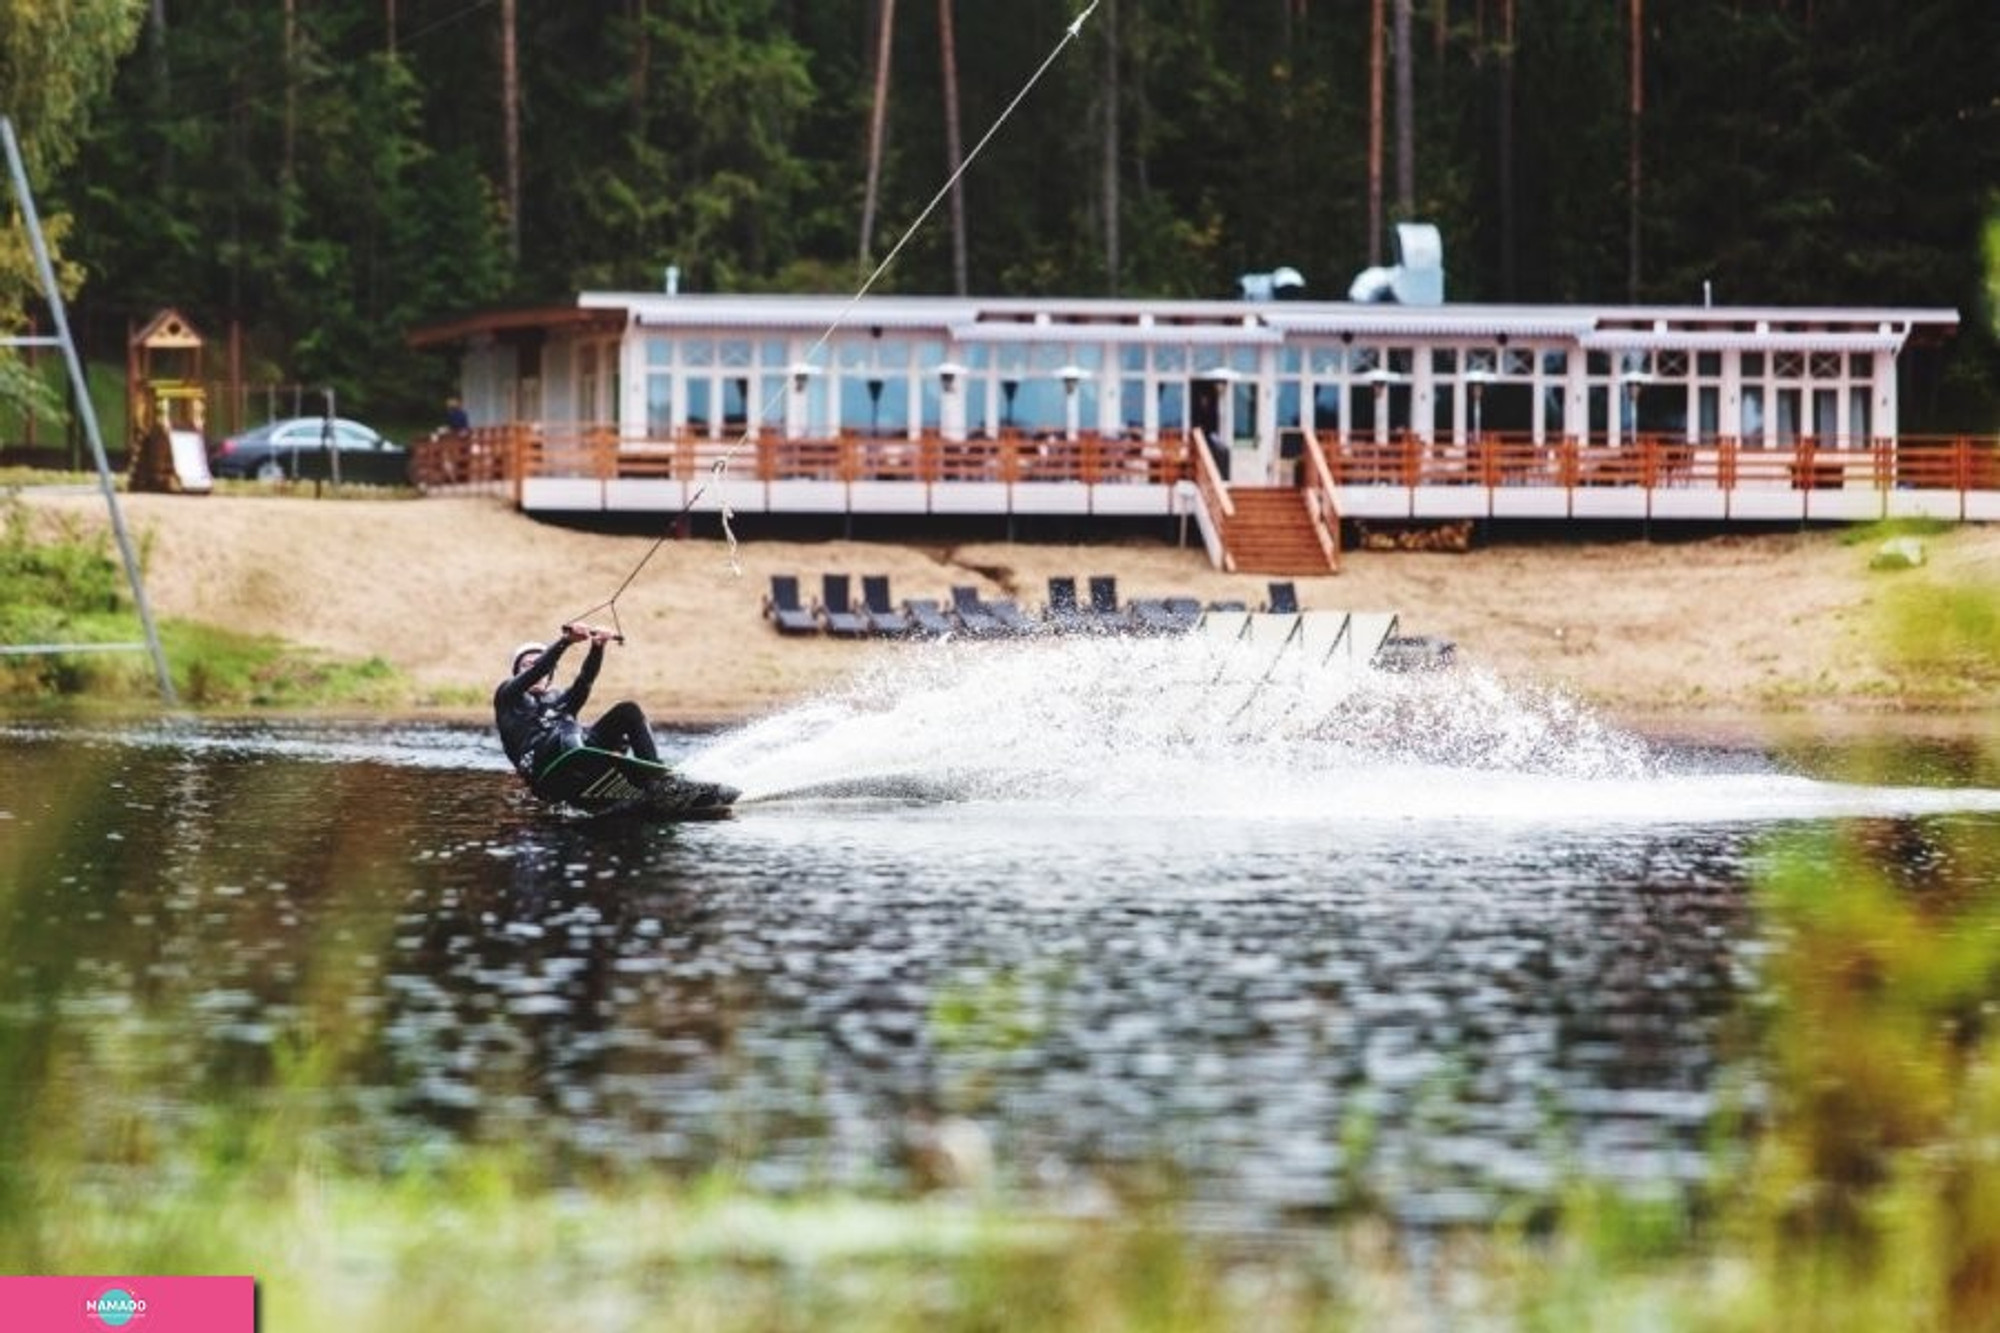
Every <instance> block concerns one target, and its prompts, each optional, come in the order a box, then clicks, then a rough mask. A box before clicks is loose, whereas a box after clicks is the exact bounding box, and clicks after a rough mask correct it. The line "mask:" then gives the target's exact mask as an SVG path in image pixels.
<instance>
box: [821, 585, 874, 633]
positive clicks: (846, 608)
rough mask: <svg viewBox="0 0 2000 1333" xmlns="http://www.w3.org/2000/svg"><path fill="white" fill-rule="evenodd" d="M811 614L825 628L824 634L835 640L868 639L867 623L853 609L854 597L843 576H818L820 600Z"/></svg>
mask: <svg viewBox="0 0 2000 1333" xmlns="http://www.w3.org/2000/svg"><path fill="white" fill-rule="evenodd" d="M813 613H814V614H815V615H817V616H818V617H819V621H820V623H821V624H823V625H825V626H826V632H827V633H828V634H831V635H832V636H833V637H835V638H837V639H865V638H867V637H868V632H869V630H868V621H867V619H866V618H864V617H863V616H862V615H861V614H860V613H859V612H857V611H856V610H855V609H854V595H853V593H852V591H851V589H850V585H849V582H848V578H847V575H845V574H823V575H821V576H820V599H819V604H818V605H817V606H815V607H814V608H813Z"/></svg>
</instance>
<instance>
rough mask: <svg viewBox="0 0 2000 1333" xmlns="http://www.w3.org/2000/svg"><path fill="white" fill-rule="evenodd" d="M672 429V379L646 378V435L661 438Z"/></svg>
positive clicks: (656, 376)
mask: <svg viewBox="0 0 2000 1333" xmlns="http://www.w3.org/2000/svg"><path fill="white" fill-rule="evenodd" d="M673 429H674V377H673V376H672V375H648V376H646V433H647V434H648V435H651V436H653V437H654V438H655V439H659V438H662V437H664V436H666V435H669V434H671V433H672V432H673Z"/></svg>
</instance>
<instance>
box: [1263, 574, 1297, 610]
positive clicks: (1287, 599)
mask: <svg viewBox="0 0 2000 1333" xmlns="http://www.w3.org/2000/svg"><path fill="white" fill-rule="evenodd" d="M1267 586H1268V587H1269V589H1270V599H1269V600H1268V601H1266V602H1265V603H1264V610H1266V611H1269V612H1271V613H1272V614H1274V615H1281V616H1295V615H1297V614H1298V613H1299V590H1298V588H1297V586H1296V585H1294V584H1293V583H1292V582H1291V581H1290V580H1289V579H1287V580H1284V581H1276V580H1274V581H1273V582H1271V583H1270V584H1269V585H1267Z"/></svg>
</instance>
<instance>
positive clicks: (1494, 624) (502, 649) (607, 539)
mask: <svg viewBox="0 0 2000 1333" xmlns="http://www.w3.org/2000/svg"><path fill="white" fill-rule="evenodd" d="M31 503H33V504H35V505H37V506H40V507H43V508H46V509H48V510H51V511H55V512H65V513H68V514H71V515H73V516H74V519H75V521H77V522H80V523H85V524H92V525H96V524H102V523H104V522H105V515H104V505H103V501H102V499H101V498H100V497H98V496H97V495H96V494H95V493H94V492H93V493H86V494H77V493H70V494H45V495H34V496H32V498H31ZM122 504H123V506H124V513H125V515H126V517H127V520H128V522H129V524H130V526H131V528H132V530H133V532H134V533H135V535H136V536H137V538H138V540H139V541H140V542H141V543H142V547H143V550H144V552H145V560H146V569H147V575H146V577H147V590H148V595H149V597H150V598H151V600H152V602H153V604H154V609H155V611H156V612H157V613H158V614H159V615H160V616H162V617H180V618H186V619H192V620H199V621H206V622H211V623H214V624H218V625H223V626H228V627H231V628H234V629H238V630H243V631H248V632H255V633H268V634H273V635H278V636H281V637H283V638H285V639H287V640H290V641H293V642H296V643H300V644H304V645H310V646H312V647H315V648H319V649H323V650H325V651H327V652H329V653H333V654H337V655H340V656H346V657H366V656H369V655H378V656H380V657H382V658H384V659H385V660H387V661H389V662H391V663H393V664H394V665H395V666H397V667H398V668H400V669H401V670H403V671H404V672H406V673H408V674H409V675H410V676H411V677H412V678H413V679H414V680H415V681H417V682H418V683H419V685H420V686H422V687H424V688H425V689H426V690H429V691H435V692H438V693H439V694H440V695H442V696H444V697H455V698H456V699H458V700H459V701H460V702H461V704H463V703H464V702H465V701H467V700H473V701H476V700H478V699H481V698H483V697H484V695H485V693H486V692H487V691H488V690H490V689H491V687H492V684H493V682H494V681H495V680H496V679H497V677H498V675H499V673H500V671H501V669H502V667H503V666H504V664H505V661H506V657H507V653H508V650H509V649H510V648H511V647H512V646H513V645H514V644H515V643H517V642H519V641H520V640H523V639H527V638H537V637H542V636H544V635H547V634H549V633H551V632H552V631H553V630H554V628H555V626H556V625H558V624H559V623H560V622H562V621H563V620H565V619H567V618H571V617H574V616H577V615H578V614H579V613H581V612H583V611H585V610H587V609H588V608H589V607H591V606H592V605H593V604H594V603H597V602H601V601H603V600H604V598H606V597H607V596H609V595H610V594H611V592H612V591H613V590H614V589H615V588H616V587H617V585H618V583H619V582H620V580H622V579H623V578H624V577H625V575H626V574H627V572H628V571H629V570H630V569H631V568H632V566H633V564H634V562H635V561H637V560H638V559H639V557H640V556H641V555H642V554H643V553H644V552H645V550H646V548H647V546H648V545H650V540H651V539H650V538H647V537H632V536H607V535H603V534H597V533H590V532H584V531H579V530H575V529H570V528H565V527H560V526H556V525H553V524H549V523H542V522H537V521H534V520H531V519H527V518H524V517H522V516H521V515H519V514H517V513H515V512H514V511H513V510H512V509H510V508H509V507H507V506H506V505H505V504H504V503H503V502H501V501H499V500H494V499H488V498H462V499H442V498H432V499H423V500H339V501H335V500H314V499H309V498H298V499H292V498H273V497H266V496H221V495H212V496H201V497H194V496H164V495H131V496H126V497H123V499H122ZM738 528H739V532H738V535H739V537H741V538H742V541H743V544H742V546H741V550H740V554H739V560H740V564H741V569H742V573H741V575H740V577H739V576H737V575H735V574H733V573H732V572H731V570H730V568H729V563H728V553H727V551H726V549H725V548H724V546H723V545H722V544H721V543H720V542H717V541H706V540H704V541H689V542H670V543H668V544H667V545H665V546H664V547H662V548H661V549H660V551H659V553H658V554H657V555H656V556H655V557H654V558H653V560H652V562H651V563H650V564H649V565H648V566H647V567H646V569H645V571H644V573H643V574H642V575H641V577H640V578H639V579H638V580H637V581H636V582H635V583H634V584H633V586H632V588H631V589H630V590H629V591H628V592H627V593H625V594H624V595H623V596H622V597H621V598H620V600H619V613H620V617H621V619H622V621H623V624H624V627H625V629H626V631H627V634H628V635H629V637H630V643H629V644H628V645H627V647H626V648H625V649H624V650H623V651H622V652H618V653H617V655H616V656H615V657H614V659H613V660H612V662H610V663H609V664H608V665H607V667H606V673H605V682H606V686H605V687H606V688H609V689H612V690H615V691H617V692H618V693H620V694H626V693H629V694H632V695H635V696H637V697H639V698H642V699H645V700H648V701H649V702H651V704H652V705H653V707H654V710H655V711H656V712H657V713H658V714H659V715H660V716H661V717H662V718H663V719H679V720H687V721H697V720H714V719H726V718H736V717H743V716H748V715H753V714H756V713H759V712H763V711H767V710H769V709H770V708H772V707H774V706H776V705H778V704H781V703H784V702H788V701H791V700H794V699H797V698H800V697H802V696H804V695H807V694H810V693H811V692H812V691H813V690H814V689H815V688H817V687H820V686H822V685H824V684H825V683H827V682H829V681H832V680H836V679H838V678H841V677H843V676H845V675H847V674H849V673H851V672H852V671H854V670H855V669H856V668H857V667H858V666H860V665H861V664H863V663H864V662H866V661H868V660H869V659H870V658H871V657H873V656H875V655H879V654H885V653H898V652H908V651H913V650H912V649H911V648H909V647H907V646H904V645H898V644H885V643H847V642H836V641H833V640H826V639H818V640H815V639H798V638H780V637H779V636H778V635H777V634H776V633H775V632H773V630H772V629H771V628H770V626H769V624H768V622H766V621H765V620H764V619H763V617H762V615H761V613H760V606H761V602H762V598H763V595H764V593H765V591H766V589H767V588H768V587H769V583H770V576H771V575H772V574H777V573H792V574H797V575H799V576H800V579H801V583H802V585H803V586H804V587H805V588H806V589H807V590H808V595H810V593H811V592H812V591H814V590H816V589H817V586H818V580H819V576H820V575H821V574H822V573H825V572H847V573H851V574H854V575H857V576H858V575H861V574H886V575H888V576H889V578H890V580H891V587H892V590H893V591H894V594H895V595H896V596H897V597H899V598H900V597H910V596H929V597H944V596H946V595H947V594H948V590H949V588H950V586H951V585H952V584H954V583H974V584H977V585H979V586H980V587H981V588H983V589H984V590H985V591H986V592H987V593H989V594H992V595H1005V596H1012V597H1015V598H1017V599H1018V600H1019V601H1020V602H1021V603H1022V605H1023V606H1024V607H1027V608H1030V609H1038V608H1039V607H1040V605H1041V603H1042V601H1043V599H1044V598H1045V596H1046V588H1047V580H1048V578H1049V577H1050V576H1051V575H1064V574H1067V575H1074V576H1076V577H1078V578H1079V579H1082V578H1084V577H1086V576H1088V575H1091V574H1115V575H1116V576H1117V577H1118V581H1119V589H1120V591H1121V593H1123V594H1124V595H1125V596H1127V597H1133V596H1141V597H1143V596H1166V595H1170V594H1182V593H1184V594H1191V595H1193V596H1197V597H1200V598H1203V599H1204V600H1207V599H1213V598H1221V597H1232V598H1240V599H1243V600H1246V601H1248V602H1249V603H1251V604H1252V605H1255V604H1256V603H1257V602H1258V601H1260V600H1261V599H1262V598H1263V596H1264V592H1265V580H1264V579H1262V578H1258V577H1251V576H1243V575H1226V574H1220V573H1217V572H1216V571H1214V570H1212V569H1211V568H1210V567H1209V565H1208V562H1207V560H1206V558H1205V557H1204V556H1203V555H1202V554H1201V553H1200V551H1199V550H1198V549H1190V550H1180V549H1176V548H1173V547H1167V546H1152V545H1138V544H1121V545H1093V546H1042V545H1021V544H1007V543H992V542H989V543H975V544H967V545H963V546H956V547H944V546H935V547H925V546H897V545H886V544H875V543H862V542H824V543H792V542H766V541H760V540H758V538H757V531H756V529H757V524H756V521H755V519H754V517H746V518H743V519H740V520H739V522H738ZM1926 547H1927V549H1928V553H1929V556H1930V560H1929V563H1928V564H1927V565H1926V566H1925V567H1924V568H1922V569H1919V570H1914V571H1908V572H1903V573H1898V574H1880V573H1870V572H1869V570H1868V568H1867V564H1868V559H1869V556H1870V555H1871V554H1872V551H1873V548H1872V547H1870V546H1867V545H1855V546H1844V545H1841V544H1840V542H1839V540H1838V539H1837V537H1836V536H1835V535H1833V534H1828V533H1814V534H1805V535H1777V536H1741V537H1719V538H1709V539H1704V540H1700V541H1690V542H1673V543H1668V542H1656V543H1650V544H1649V543H1643V542H1618V543H1589V544H1558V543H1546V544H1510V545H1499V546H1492V547H1488V548H1485V549H1480V550H1475V551H1473V552H1471V553H1468V554H1458V555H1453V554H1433V553H1407V552H1393V553H1377V552H1350V553H1349V554H1348V555H1347V556H1346V558H1345V561H1346V563H1345V570H1344V572H1343V573H1342V574H1341V575H1340V576H1338V577H1328V578H1318V579H1303V580H1298V581H1297V582H1298V591H1299V598H1300V601H1301V602H1302V604H1304V605H1305V606H1308V607H1322V608H1346V609H1353V610H1361V609H1387V610H1394V611H1397V612H1399V613H1400V614H1401V616H1402V624H1403V630H1404V632H1405V633H1419V634H1434V635H1441V636H1443V637H1446V638H1449V639H1452V640H1455V641H1456V642H1457V643H1458V645H1459V651H1460V654H1461V657H1462V659H1463V660H1465V661H1468V662H1473V663H1478V664H1481V665H1484V666H1486V667H1489V668H1491V669H1492V670H1494V671H1496V672H1497V673H1499V674H1501V675H1502V676H1504V677H1507V678H1510V679H1519V680H1523V681H1533V682H1540V683H1549V684H1558V685H1563V686H1566V687H1569V688H1571V689H1573V690H1574V691H1576V692H1577V693H1579V694H1581V695H1583V696H1585V697H1587V698H1589V699H1592V700H1594V701H1597V702H1599V703H1601V704H1604V705H1607V706H1609V707H1611V708H1612V709H1613V710H1614V711H1617V712H1621V713H1624V714H1627V715H1636V714H1643V713H1654V712H1686V711H1689V710H1698V709H1699V710H1712V711H1716V712H1723V711H1732V710H1734V711H1758V710H1767V709H1769V708H1771V707H1773V706H1774V705H1776V706H1784V707H1806V708H1821V707H1824V708H1854V707H1857V706H1865V707H1870V708H1881V707H1892V706H1895V705H1896V704H1897V703H1898V702H1899V700H1901V699H1902V697H1903V696H1904V695H1905V694H1906V693H1907V692H1908V690H1909V688H1910V683H1909V682H1906V681H1902V680H1899V679H1898V678H1897V677H1896V676H1895V675H1894V674H1893V672H1892V671H1891V670H1890V669H1889V668H1887V667H1886V666H1885V665H1884V663H1883V661H1882V659H1881V654H1880V652H1879V647H1878V645H1879V633H1880V627H1879V625H1878V623H1877V612H1878V608H1879V604H1880V602H1881V600H1882V598H1883V594H1884V591H1885V589H1887V588H1888V587H1890V586H1891V583H1892V581H1894V580H1903V581H1924V582H1935V581H1938V580H1955V581H1967V580H1972V579H1983V580H1985V581H1987V582H1988V583H1989V584H2000V527H1986V528H1978V527H1968V528H1963V529H1958V530H1955V531H1953V532H1950V533H1946V534H1942V535H1940V536H1936V537H1931V538H1927V539H1926ZM1989 706H1990V701H1989Z"/></svg>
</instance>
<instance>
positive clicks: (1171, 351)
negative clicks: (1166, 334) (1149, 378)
mask: <svg viewBox="0 0 2000 1333" xmlns="http://www.w3.org/2000/svg"><path fill="white" fill-rule="evenodd" d="M1153 369H1155V370H1157V371H1159V372H1160V373H1161V374H1162V375H1178V374H1180V373H1181V372H1182V371H1184V370H1186V369H1187V351H1186V349H1185V348H1181V347H1171V346H1166V345H1161V346H1158V347H1155V348H1154V349H1153Z"/></svg>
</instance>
